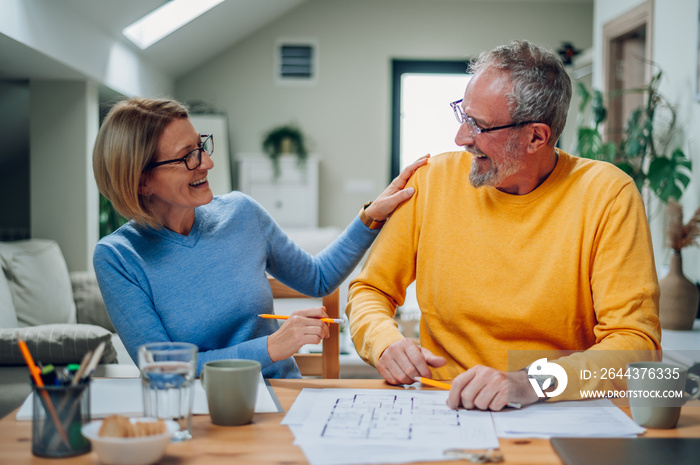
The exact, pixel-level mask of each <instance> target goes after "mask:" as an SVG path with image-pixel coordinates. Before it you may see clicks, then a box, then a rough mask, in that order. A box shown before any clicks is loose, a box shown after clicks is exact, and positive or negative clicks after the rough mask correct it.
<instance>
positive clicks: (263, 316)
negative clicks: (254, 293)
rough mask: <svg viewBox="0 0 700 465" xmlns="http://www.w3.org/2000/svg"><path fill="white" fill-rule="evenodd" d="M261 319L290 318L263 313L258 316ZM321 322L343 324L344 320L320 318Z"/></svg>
mask: <svg viewBox="0 0 700 465" xmlns="http://www.w3.org/2000/svg"><path fill="white" fill-rule="evenodd" d="M258 316H259V317H260V318H269V319H272V320H288V319H289V316H287V315H272V314H269V313H261V314H259V315H258ZM318 319H319V320H321V321H323V322H324V323H338V324H340V323H342V322H343V320H341V319H340V318H318Z"/></svg>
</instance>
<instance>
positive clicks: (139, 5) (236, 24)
mask: <svg viewBox="0 0 700 465" xmlns="http://www.w3.org/2000/svg"><path fill="white" fill-rule="evenodd" d="M41 1H42V0H39V1H36V2H33V3H34V4H35V5H41ZM51 1H55V0H51ZM60 1H61V8H65V9H67V10H70V14H71V15H72V16H73V17H74V18H75V19H78V20H84V21H86V22H87V23H90V24H92V25H93V26H94V27H97V28H98V29H101V30H102V31H103V32H104V33H106V34H107V35H109V36H111V37H113V38H114V39H115V40H118V41H121V42H123V43H124V44H128V45H126V46H127V47H130V48H131V49H132V50H133V51H134V52H135V53H137V54H138V55H139V56H141V57H142V58H144V59H145V60H146V61H148V62H150V63H151V64H153V65H154V66H156V67H157V68H158V69H160V70H161V72H163V73H164V74H165V75H166V76H169V77H170V78H172V79H178V78H179V77H181V76H183V75H184V74H186V73H188V72H189V71H191V70H193V69H195V68H196V67H197V66H199V65H201V64H202V63H205V62H207V61H208V60H209V59H211V58H212V57H214V56H216V55H218V54H219V53H221V52H223V51H224V50H226V49H228V48H229V47H231V46H232V45H233V44H235V43H236V42H239V41H241V40H243V39H245V38H246V37H247V36H249V35H250V34H252V33H253V32H255V31H256V30H258V29H260V28H261V27H264V26H265V25H267V24H269V23H271V22H273V21H275V20H276V19H278V18H280V17H282V16H283V15H285V14H287V13H288V12H289V11H291V10H293V9H294V8H296V7H298V6H299V5H301V4H302V3H304V2H305V1H307V0H226V1H224V2H223V3H221V4H219V5H217V6H215V7H214V8H213V9H211V10H209V11H208V12H206V13H204V14H203V15H201V16H199V17H198V18H195V19H194V20H193V21H191V22H190V23H188V24H186V25H185V26H183V27H182V28H180V29H178V30H177V31H175V32H174V33H172V34H171V35H169V36H167V37H165V38H164V39H162V40H161V41H159V42H157V43H155V44H154V45H152V46H151V47H149V48H148V49H146V50H140V49H139V48H138V47H136V46H135V45H133V44H132V43H131V42H129V41H128V40H127V39H126V38H125V37H124V36H123V35H122V33H121V31H122V29H123V28H124V27H125V26H127V25H129V24H131V23H132V22H134V21H135V20H137V19H138V18H140V17H142V16H144V15H145V14H147V13H149V12H151V11H153V10H154V9H156V8H157V7H159V6H161V5H162V4H164V3H166V2H167V0H60ZM348 1H350V0H348ZM444 1H447V0H444ZM449 1H485V0H449ZM490 1H493V0H490ZM499 1H523V2H525V1H543V2H568V3H575V2H592V1H593V0H499ZM82 77H84V76H82V75H81V73H80V72H79V71H77V70H76V69H73V68H71V67H70V66H69V65H66V64H63V63H59V62H57V61H55V60H53V59H51V58H50V57H48V56H46V55H44V54H42V53H40V52H38V51H36V50H34V49H32V48H30V47H28V46H26V45H24V44H22V43H19V42H16V41H14V40H13V39H11V38H9V37H7V36H5V35H3V34H0V79H80V78H82Z"/></svg>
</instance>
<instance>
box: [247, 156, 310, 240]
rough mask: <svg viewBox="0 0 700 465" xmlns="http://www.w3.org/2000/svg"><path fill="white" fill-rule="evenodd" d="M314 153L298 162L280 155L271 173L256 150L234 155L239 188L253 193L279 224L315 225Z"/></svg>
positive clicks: (268, 161)
mask: <svg viewBox="0 0 700 465" xmlns="http://www.w3.org/2000/svg"><path fill="white" fill-rule="evenodd" d="M318 163H319V160H318V157H317V156H315V155H309V156H308V157H307V159H306V160H305V161H304V162H303V163H302V164H299V162H298V160H297V157H296V156H294V155H282V156H280V159H279V167H280V173H279V176H277V177H275V175H274V168H273V165H272V161H271V160H270V159H269V158H268V157H266V156H264V155H260V154H245V155H239V156H238V186H239V190H240V191H241V192H243V193H246V194H248V195H250V196H251V197H253V198H254V199H255V200H256V201H257V202H258V203H260V205H262V206H263V208H265V210H267V212H268V213H270V215H271V216H272V217H273V218H274V219H275V221H276V222H277V223H278V224H279V225H280V226H282V228H316V227H318Z"/></svg>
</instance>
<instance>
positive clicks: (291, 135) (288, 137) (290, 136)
mask: <svg viewBox="0 0 700 465" xmlns="http://www.w3.org/2000/svg"><path fill="white" fill-rule="evenodd" d="M262 148H263V151H264V152H265V153H266V154H267V155H268V156H269V157H270V160H272V167H273V169H274V174H275V178H277V177H278V176H279V175H280V165H279V157H280V155H282V154H283V153H291V154H295V155H296V156H297V161H298V163H299V165H302V164H303V163H304V162H305V161H306V156H307V153H308V152H307V150H306V141H305V138H304V134H303V133H302V132H301V130H300V129H299V128H298V127H296V126H295V125H293V124H285V125H282V126H277V127H275V128H272V129H271V130H270V131H268V132H267V133H266V134H265V136H264V137H263V142H262Z"/></svg>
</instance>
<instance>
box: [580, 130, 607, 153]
mask: <svg viewBox="0 0 700 465" xmlns="http://www.w3.org/2000/svg"><path fill="white" fill-rule="evenodd" d="M602 143H603V140H602V138H601V136H600V133H599V132H598V131H596V130H595V129H593V128H579V130H578V155H579V156H580V157H582V158H592V159H598V154H599V153H600V148H601V145H602Z"/></svg>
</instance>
